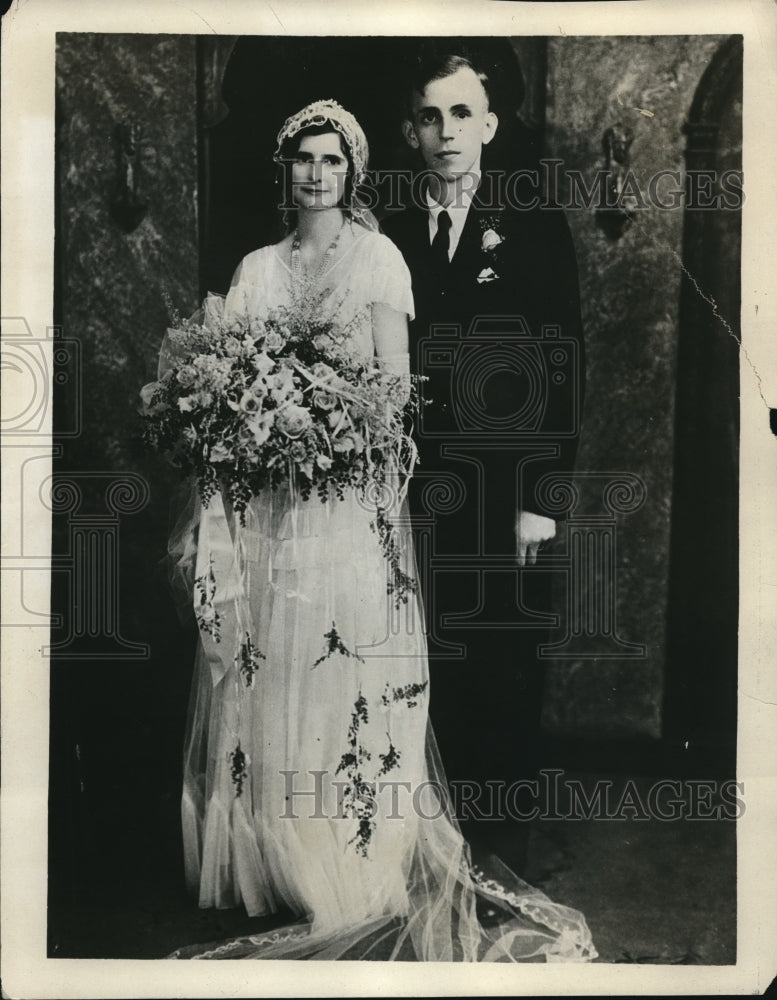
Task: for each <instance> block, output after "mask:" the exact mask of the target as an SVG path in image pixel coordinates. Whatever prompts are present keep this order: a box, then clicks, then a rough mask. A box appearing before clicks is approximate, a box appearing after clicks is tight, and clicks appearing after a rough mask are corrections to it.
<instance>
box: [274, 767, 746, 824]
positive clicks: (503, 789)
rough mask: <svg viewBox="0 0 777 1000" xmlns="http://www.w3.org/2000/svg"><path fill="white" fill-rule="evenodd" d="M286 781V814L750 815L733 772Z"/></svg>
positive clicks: (485, 817) (301, 777)
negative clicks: (723, 775)
mask: <svg viewBox="0 0 777 1000" xmlns="http://www.w3.org/2000/svg"><path fill="white" fill-rule="evenodd" d="M280 774H281V776H282V779H283V782H284V801H285V807H284V811H283V812H282V813H281V816H280V818H281V819H300V818H303V819H344V818H348V817H349V816H351V815H353V805H354V803H357V804H358V807H359V812H360V815H363V816H366V817H367V818H369V819H372V818H374V817H376V816H378V815H381V817H382V818H383V819H386V820H404V819H408V818H410V817H413V816H415V817H417V818H420V819H423V820H433V819H437V818H438V817H439V816H441V815H443V814H448V815H451V814H452V815H453V816H455V818H456V819H457V820H467V819H475V820H478V821H493V820H505V819H512V820H518V821H523V822H529V821H532V820H608V821H626V820H636V821H643V822H644V821H647V820H658V821H659V822H663V823H669V822H675V821H677V820H695V821H703V820H712V821H719V820H728V821H735V820H738V819H741V818H742V817H743V816H744V815H745V800H744V793H745V786H744V782H742V781H735V780H733V779H727V780H716V779H701V778H694V779H691V778H686V779H683V780H679V779H671V778H662V779H658V780H655V781H652V782H650V783H646V782H637V781H635V780H634V779H632V778H629V779H626V780H625V781H618V780H616V779H612V778H606V779H605V778H602V779H599V780H597V781H594V782H586V783H584V782H582V781H581V780H580V779H579V778H574V777H569V776H567V775H566V773H565V772H564V771H563V770H559V769H554V768H548V769H541V770H540V771H539V772H538V777H537V778H536V779H528V778H522V779H520V780H518V781H514V782H512V783H508V782H504V781H488V782H486V783H485V785H480V784H478V783H477V782H474V781H467V780H457V781H451V782H450V783H449V784H447V785H446V786H442V785H441V784H440V783H439V782H436V781H432V780H427V781H421V782H417V783H415V784H413V783H411V782H409V781H399V780H389V779H386V780H379V781H363V782H358V783H357V784H356V785H355V786H354V783H353V782H352V781H344V780H343V781H341V780H338V779H337V775H330V772H329V771H326V770H323V771H318V770H312V771H308V772H307V773H306V774H305V773H304V772H300V771H297V770H285V771H281V772H280Z"/></svg>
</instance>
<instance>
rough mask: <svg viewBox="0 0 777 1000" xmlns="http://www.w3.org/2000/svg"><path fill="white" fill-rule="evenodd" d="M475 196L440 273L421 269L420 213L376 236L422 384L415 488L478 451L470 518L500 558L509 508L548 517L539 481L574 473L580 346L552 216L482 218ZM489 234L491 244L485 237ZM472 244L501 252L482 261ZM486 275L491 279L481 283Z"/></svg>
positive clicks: (567, 263) (565, 256)
mask: <svg viewBox="0 0 777 1000" xmlns="http://www.w3.org/2000/svg"><path fill="white" fill-rule="evenodd" d="M483 190H484V185H483V183H481V187H480V190H479V191H478V193H477V194H476V196H475V198H474V199H473V202H472V205H471V206H470V209H469V212H468V215H467V220H466V224H465V227H464V231H463V232H462V235H461V239H460V241H459V244H458V246H457V248H456V253H455V255H454V257H453V260H452V261H451V262H450V264H449V265H448V266H447V268H444V269H443V270H444V273H440V271H439V269H436V267H435V264H434V261H433V258H432V254H431V249H430V242H429V218H428V213H427V211H426V209H425V208H420V207H417V206H413V207H410V208H408V209H405V210H404V211H402V212H399V213H397V214H395V215H392V216H389V217H388V218H386V219H385V220H384V222H383V224H382V227H383V230H384V232H385V233H386V235H388V236H389V237H390V239H391V240H393V242H394V243H395V244H396V246H397V247H398V248H399V250H400V251H401V252H402V254H403V256H404V258H405V261H406V262H407V265H408V267H409V269H410V274H411V277H412V283H413V297H414V300H415V311H416V316H415V320H414V321H413V322H412V323H411V325H410V365H411V371H415V372H416V373H418V374H422V375H425V376H426V377H427V378H428V382H427V383H426V384H425V385H424V387H423V396H424V397H425V398H427V399H431V400H432V402H431V403H430V404H429V405H427V406H424V407H423V413H422V416H421V419H420V420H419V427H418V432H417V435H416V438H417V444H418V448H419V458H420V461H419V468H418V469H417V473H416V478H418V477H420V478H421V480H423V478H424V477H433V476H434V475H435V473H441V474H444V473H445V472H446V471H451V470H454V469H455V468H457V467H458V468H461V463H460V462H457V461H456V460H455V459H454V460H453V461H452V460H451V458H450V454H449V456H448V457H446V454H445V453H446V450H447V451H448V453H450V451H451V449H456V448H464V449H469V450H473V449H474V450H475V451H477V450H478V449H480V455H481V457H482V459H483V461H484V474H483V495H482V500H481V509H480V516H481V517H483V518H485V520H486V523H487V525H490V527H491V528H493V530H495V531H496V532H497V534H500V533H501V541H500V542H499V544H500V546H502V545H504V544H506V545H508V546H509V545H510V538H512V532H513V525H514V512H515V509H516V505H517V506H519V507H520V509H523V510H527V511H534V512H536V513H540V514H547V515H548V516H551V517H554V518H558V517H559V512H558V511H552V510H549V509H548V508H544V507H543V505H542V504H541V502H540V501H539V499H538V497H537V494H536V487H537V484H538V482H539V480H540V479H541V478H542V476H543V475H544V474H546V473H552V472H565V473H566V472H571V470H572V468H573V466H574V460H575V452H576V447H577V437H578V433H579V428H580V419H581V415H582V405H583V387H584V374H585V370H584V351H583V336H582V326H581V319H580V300H579V291H578V280H577V264H576V260H575V252H574V247H573V245H572V238H571V235H570V232H569V228H568V226H567V222H566V219H565V218H564V215H563V213H562V212H561V211H560V210H559V209H540V208H537V209H532V210H528V211H518V210H515V209H512V208H507V207H502V208H501V209H497V210H494V209H493V207H492V206H490V205H488V204H486V203H485V200H484V198H482V197H480V192H481V191H483ZM489 230H491V231H492V234H495V235H492V234H489V235H488V236H486V234H487V233H488V231H489ZM484 239H485V242H486V244H488V243H489V242H492V243H493V242H495V239H501V242H500V243H499V245H498V246H497V247H496V248H495V249H494V250H492V251H490V252H489V251H487V250H485V249H484ZM489 269H490V271H491V272H493V274H494V275H495V276H496V277H492V279H491V280H484V279H486V278H487V274H484V273H483V272H484V271H485V272H487V271H488V270H489ZM479 278H480V280H479ZM486 466H487V468H486ZM516 471H518V475H517V476H516ZM516 485H517V489H518V490H519V493H518V495H516ZM494 519H496V520H497V521H498V522H499V526H498V527H497V526H496V525H492V524H491V521H492V520H494Z"/></svg>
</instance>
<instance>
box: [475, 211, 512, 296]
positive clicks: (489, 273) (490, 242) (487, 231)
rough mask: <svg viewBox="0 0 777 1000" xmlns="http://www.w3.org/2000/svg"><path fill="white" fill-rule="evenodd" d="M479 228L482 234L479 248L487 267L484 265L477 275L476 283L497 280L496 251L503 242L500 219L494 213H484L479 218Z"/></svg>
mask: <svg viewBox="0 0 777 1000" xmlns="http://www.w3.org/2000/svg"><path fill="white" fill-rule="evenodd" d="M480 228H481V230H482V232H483V236H482V238H481V241H480V249H481V250H482V251H483V253H484V254H485V255H486V258H487V259H488V262H489V265H490V266H489V267H484V268H483V270H482V271H481V272H480V274H479V275H478V283H479V284H483V282H484V281H497V280H498V279H499V277H500V275H499V272H498V270H496V267H497V251H498V250H499V247H501V246H502V244H503V243H504V242H505V238H504V236H503V235H502V233H501V231H500V219H499V216H496V215H486V216H483V217H482V218H481V220H480Z"/></svg>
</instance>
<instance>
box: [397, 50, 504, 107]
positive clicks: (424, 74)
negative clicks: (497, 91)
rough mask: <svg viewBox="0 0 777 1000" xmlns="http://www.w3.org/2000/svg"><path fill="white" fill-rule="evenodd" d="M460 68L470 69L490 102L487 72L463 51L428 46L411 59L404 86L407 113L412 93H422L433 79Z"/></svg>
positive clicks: (441, 77) (438, 78)
mask: <svg viewBox="0 0 777 1000" xmlns="http://www.w3.org/2000/svg"><path fill="white" fill-rule="evenodd" d="M460 69H471V70H472V72H473V73H474V74H475V76H477V78H478V80H480V82H481V83H482V85H483V90H484V91H485V94H486V100H487V101H488V103H489V106H490V104H491V81H490V80H489V76H488V73H486V71H485V70H484V69H483V68H482V67H481V66H478V65H477V63H476V62H475V61H474V60H473V59H472V58H471V57H470V56H469V55H468V54H464V53H458V52H451V51H450V50H448V51H445V50H442V49H439V48H437V47H436V46H434V47H432V46H430V47H429V48H427V49H422V50H421V51H420V52H419V53H418V54H417V56H416V58H415V60H414V61H413V64H412V68H411V71H410V78H409V86H408V87H407V88H406V94H405V100H406V111H407V113H408V114H409V113H410V109H411V102H412V97H413V94H414V93H419V94H422V93H423V92H424V91H425V90H426V88H427V87H428V86H429V84H430V83H432V81H433V80H443V79H444V78H445V77H446V76H453V74H454V73H457V72H458V71H459V70H460Z"/></svg>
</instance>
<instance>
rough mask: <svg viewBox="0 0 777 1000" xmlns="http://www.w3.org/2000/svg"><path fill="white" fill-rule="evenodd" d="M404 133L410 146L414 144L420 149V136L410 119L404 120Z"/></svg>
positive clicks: (414, 146)
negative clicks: (418, 136)
mask: <svg viewBox="0 0 777 1000" xmlns="http://www.w3.org/2000/svg"><path fill="white" fill-rule="evenodd" d="M402 135H403V136H404V137H405V142H406V143H407V144H408V146H412V147H413V149H418V138H417V136H416V134H415V129H414V128H413V123H412V122H411V121H409V120H408V119H405V121H403V122H402Z"/></svg>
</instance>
